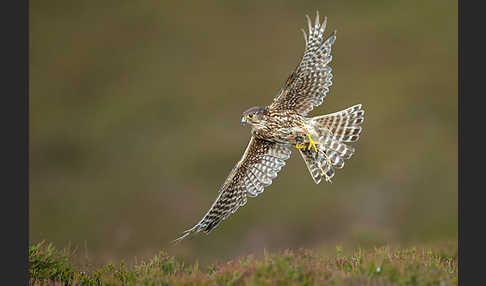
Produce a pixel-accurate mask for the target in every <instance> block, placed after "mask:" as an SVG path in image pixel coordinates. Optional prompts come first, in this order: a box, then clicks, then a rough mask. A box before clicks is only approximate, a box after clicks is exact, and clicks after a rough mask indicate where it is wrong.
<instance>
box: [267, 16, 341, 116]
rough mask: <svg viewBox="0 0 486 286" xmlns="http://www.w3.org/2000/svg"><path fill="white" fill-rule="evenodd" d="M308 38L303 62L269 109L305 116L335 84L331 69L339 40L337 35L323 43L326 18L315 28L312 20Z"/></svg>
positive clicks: (305, 36)
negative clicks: (333, 51) (334, 47)
mask: <svg viewBox="0 0 486 286" xmlns="http://www.w3.org/2000/svg"><path fill="white" fill-rule="evenodd" d="M306 17H307V21H308V24H309V37H308V38H307V35H306V33H305V31H304V30H302V32H303V33H304V38H305V47H306V49H305V52H304V56H303V58H302V61H301V62H300V64H299V65H298V66H297V68H296V69H295V71H293V72H292V73H291V74H290V76H289V78H288V79H287V81H286V82H285V84H284V87H283V88H282V89H281V91H280V93H279V94H278V95H277V96H275V98H274V100H273V103H272V104H271V105H270V108H273V109H275V110H288V109H290V110H295V111H296V112H297V113H299V114H300V115H303V116H304V115H306V114H307V113H308V112H309V111H311V110H312V109H313V108H314V107H315V106H319V105H321V103H322V101H323V100H324V98H325V97H326V94H327V92H328V91H329V86H331V84H332V82H331V79H332V73H331V71H332V69H331V67H329V66H328V64H329V62H331V60H332V56H331V46H332V44H333V43H334V41H335V40H336V31H334V32H333V33H332V34H331V36H330V37H329V38H327V39H326V40H325V41H324V29H325V28H326V22H327V18H326V17H325V18H324V22H323V23H322V24H320V23H319V12H317V16H316V22H315V25H314V27H312V23H311V20H310V18H309V16H306Z"/></svg>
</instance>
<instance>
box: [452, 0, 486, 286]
mask: <svg viewBox="0 0 486 286" xmlns="http://www.w3.org/2000/svg"><path fill="white" fill-rule="evenodd" d="M458 2H459V3H458V10H459V12H458V19H459V26H458V27H459V30H458V32H459V33H458V39H459V47H458V48H459V54H458V56H459V58H458V72H459V73H458V74H459V77H458V87H459V96H458V107H459V130H458V131H459V134H458V144H459V150H458V151H459V154H458V156H459V158H458V163H459V174H458V175H459V181H458V182H459V192H458V202H459V208H458V209H459V214H458V215H459V253H458V254H459V257H458V258H459V268H458V270H459V285H483V284H484V276H483V273H482V272H483V271H484V265H485V263H484V252H485V251H484V249H485V247H484V243H485V242H486V239H485V238H486V236H485V235H484V234H483V232H484V217H485V215H484V209H485V207H484V203H485V202H486V200H484V199H482V198H481V197H482V196H483V195H484V194H485V191H486V186H485V184H484V182H483V181H482V180H481V179H482V176H484V175H483V174H482V172H483V171H484V166H482V163H483V160H482V159H483V158H482V157H484V155H483V153H484V151H483V150H484V140H482V136H483V135H484V134H483V133H484V131H483V128H482V127H481V125H482V124H483V122H484V119H483V115H485V114H486V112H485V111H484V110H483V109H484V105H482V104H481V99H483V98H484V97H485V96H486V94H485V93H486V92H485V88H484V87H483V86H484V82H485V79H484V75H485V72H484V69H485V68H484V67H485V64H484V50H485V45H484V44H483V38H484V37H483V35H484V15H483V14H484V12H483V9H481V8H480V7H479V4H477V7H475V6H473V5H472V4H473V3H480V2H472V1H460V0H459V1H458ZM465 4H467V5H465ZM467 136H469V138H468V137H467ZM476 164H477V166H475V165H476Z"/></svg>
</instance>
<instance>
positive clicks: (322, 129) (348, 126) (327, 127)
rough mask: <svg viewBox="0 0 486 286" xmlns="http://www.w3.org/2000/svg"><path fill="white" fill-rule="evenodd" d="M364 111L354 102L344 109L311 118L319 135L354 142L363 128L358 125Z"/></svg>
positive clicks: (361, 120)
mask: <svg viewBox="0 0 486 286" xmlns="http://www.w3.org/2000/svg"><path fill="white" fill-rule="evenodd" d="M364 114H365V111H364V110H363V109H362V105H361V104H356V105H354V106H351V107H349V108H347V109H345V110H342V111H338V112H335V113H331V114H326V115H321V116H316V117H313V118H311V125H313V126H314V127H315V129H316V131H317V132H318V134H319V137H320V136H329V132H330V133H331V134H332V139H334V140H336V141H338V142H356V141H358V139H359V134H360V133H361V131H362V130H363V129H362V127H361V126H360V125H361V123H363V121H364Z"/></svg>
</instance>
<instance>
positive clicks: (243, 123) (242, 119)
mask: <svg viewBox="0 0 486 286" xmlns="http://www.w3.org/2000/svg"><path fill="white" fill-rule="evenodd" d="M245 123H246V118H245V116H243V117H241V125H245Z"/></svg>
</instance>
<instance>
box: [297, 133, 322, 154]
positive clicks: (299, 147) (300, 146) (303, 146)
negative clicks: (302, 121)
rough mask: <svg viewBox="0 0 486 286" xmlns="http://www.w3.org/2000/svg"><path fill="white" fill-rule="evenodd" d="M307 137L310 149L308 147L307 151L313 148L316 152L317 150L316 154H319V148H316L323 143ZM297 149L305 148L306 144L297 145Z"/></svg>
mask: <svg viewBox="0 0 486 286" xmlns="http://www.w3.org/2000/svg"><path fill="white" fill-rule="evenodd" d="M307 137H309V147H307V150H310V149H311V147H312V148H314V150H315V151H316V153H317V152H318V151H317V147H316V145H318V144H322V143H321V142H317V141H314V140H312V137H311V136H310V135H309V134H307ZM295 148H297V149H302V148H305V144H296V145H295Z"/></svg>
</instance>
